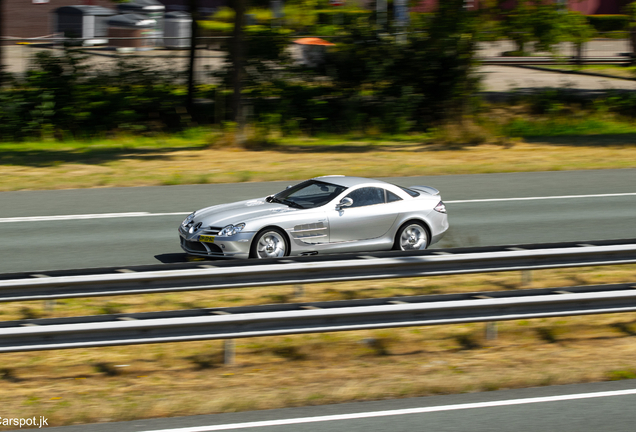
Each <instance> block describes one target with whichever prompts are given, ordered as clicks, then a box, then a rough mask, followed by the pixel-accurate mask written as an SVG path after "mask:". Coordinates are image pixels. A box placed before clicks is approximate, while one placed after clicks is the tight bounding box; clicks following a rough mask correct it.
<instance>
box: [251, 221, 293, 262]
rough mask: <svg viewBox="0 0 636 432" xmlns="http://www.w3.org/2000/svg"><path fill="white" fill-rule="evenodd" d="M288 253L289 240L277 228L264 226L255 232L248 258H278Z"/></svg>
mask: <svg viewBox="0 0 636 432" xmlns="http://www.w3.org/2000/svg"><path fill="white" fill-rule="evenodd" d="M287 255H289V242H288V241H287V237H286V236H285V234H284V233H283V232H282V231H281V230H279V229H278V228H266V229H264V230H263V231H261V232H259V233H258V234H256V237H254V241H253V242H252V247H251V250H250V258H280V257H284V256H287Z"/></svg>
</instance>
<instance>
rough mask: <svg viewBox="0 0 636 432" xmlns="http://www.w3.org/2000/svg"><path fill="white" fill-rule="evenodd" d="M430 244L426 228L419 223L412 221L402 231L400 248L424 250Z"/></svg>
mask: <svg viewBox="0 0 636 432" xmlns="http://www.w3.org/2000/svg"><path fill="white" fill-rule="evenodd" d="M427 245H428V233H427V232H426V228H424V227H423V226H422V225H420V224H418V223H412V224H410V225H407V226H405V227H404V228H402V231H401V232H400V250H403V251H407V250H422V249H426V246H427Z"/></svg>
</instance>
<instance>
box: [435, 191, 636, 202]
mask: <svg viewBox="0 0 636 432" xmlns="http://www.w3.org/2000/svg"><path fill="white" fill-rule="evenodd" d="M621 196H636V192H628V193H616V194H595V195H561V196H545V197H523V198H487V199H474V200H455V201H446V200H445V201H444V204H463V203H477V202H499V201H533V200H552V199H570V198H607V197H621Z"/></svg>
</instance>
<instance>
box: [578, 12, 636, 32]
mask: <svg viewBox="0 0 636 432" xmlns="http://www.w3.org/2000/svg"><path fill="white" fill-rule="evenodd" d="M587 19H588V21H589V22H590V24H591V25H592V27H594V29H595V30H596V31H598V32H611V31H627V30H629V16H627V15H587Z"/></svg>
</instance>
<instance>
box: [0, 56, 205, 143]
mask: <svg viewBox="0 0 636 432" xmlns="http://www.w3.org/2000/svg"><path fill="white" fill-rule="evenodd" d="M86 60H87V58H86V56H85V55H83V54H82V53H81V52H80V51H77V50H76V49H72V48H66V49H65V50H64V51H62V53H61V55H57V54H56V53H55V52H49V51H46V52H40V53H38V54H37V55H36V58H35V61H34V63H33V65H32V66H31V67H30V69H29V70H28V71H27V73H26V75H25V77H24V78H22V79H15V80H14V81H12V82H11V83H10V86H7V87H4V88H2V89H1V90H0V103H1V104H2V106H3V109H2V110H0V140H4V141H7V140H21V139H26V138H40V137H46V136H56V137H61V136H69V135H71V136H83V137H85V136H94V135H99V134H102V133H106V132H111V131H127V132H136V133H138V132H153V131H162V130H166V131H169V130H179V129H181V128H182V127H183V126H185V125H186V123H187V125H190V123H191V122H193V121H195V120H196V119H194V118H192V117H189V116H187V117H186V118H184V117H183V112H184V111H185V109H184V105H185V86H184V84H183V83H184V81H185V80H184V78H183V77H181V76H180V75H179V74H178V73H171V72H161V71H157V70H155V69H154V68H150V66H149V65H148V64H146V63H144V62H142V61H138V60H135V59H122V60H120V61H119V63H118V64H117V66H116V67H115V68H114V69H113V70H100V69H92V68H90V67H89V66H87V61H86ZM184 122H185V123H184Z"/></svg>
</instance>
